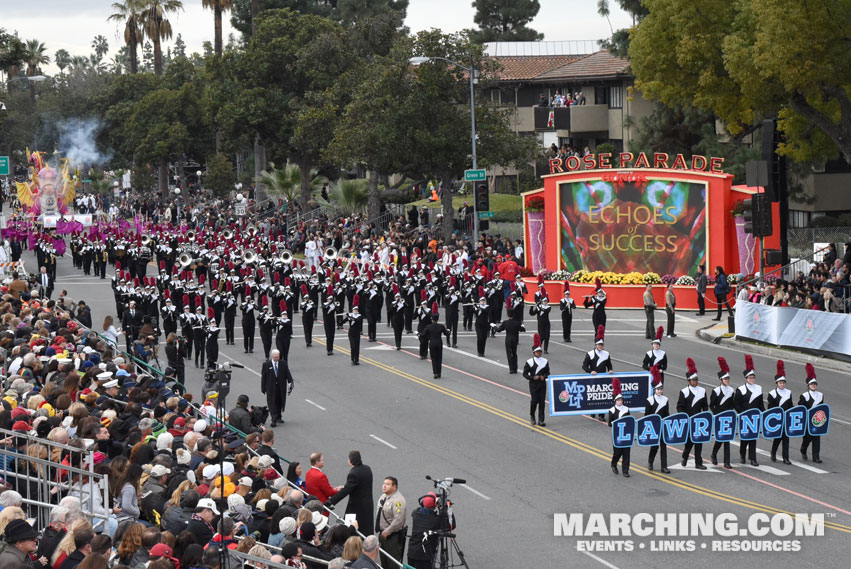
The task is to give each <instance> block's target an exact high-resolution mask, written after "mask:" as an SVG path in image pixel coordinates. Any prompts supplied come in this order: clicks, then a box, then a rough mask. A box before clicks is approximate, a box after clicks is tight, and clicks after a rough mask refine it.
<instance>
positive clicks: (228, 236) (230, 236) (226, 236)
mask: <svg viewBox="0 0 851 569" xmlns="http://www.w3.org/2000/svg"><path fill="white" fill-rule="evenodd" d="M222 238H224V240H225V241H230V240H231V239H233V231H231V230H230V229H225V230H224V231H222Z"/></svg>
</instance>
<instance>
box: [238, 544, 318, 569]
mask: <svg viewBox="0 0 851 569" xmlns="http://www.w3.org/2000/svg"><path fill="white" fill-rule="evenodd" d="M257 544H258V545H262V546H263V547H265V548H266V549H271V550H276V551H280V549H281V548H280V547H274V546H272V545H267V544H265V543H260V542H257ZM228 554H229V555H230V558H231V560H234V559H235V560H237V561H238V562H239V566H240V567H245V566H246V565H248V566H249V567H254V568H255V569H262V568H267V569H268V568H273V569H277V568H283V569H286V567H289V565H287V564H285V563H274V562H272V561H269V560H268V559H263V558H262V557H255V556H254V555H248V554H247V553H241V552H239V551H236V550H235V549H232V550H230V551H228ZM301 558H302V560H303V561H309V562H310V563H313V564H316V565H321V566H323V567H327V566H328V562H327V561H325V560H324V559H319V558H318V557H311V556H310V555H302V556H301ZM234 567H235V565H234V564H233V563H231V566H230V569H233V568H234Z"/></svg>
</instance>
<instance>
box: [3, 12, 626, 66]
mask: <svg viewBox="0 0 851 569" xmlns="http://www.w3.org/2000/svg"><path fill="white" fill-rule="evenodd" d="M611 4H612V15H611V20H612V26H613V27H614V29H619V28H623V27H627V26H629V25H630V24H631V19H630V17H629V16H628V15H627V14H626V13H624V12H623V11H621V10H620V8H619V7H618V3H617V2H616V1H615V0H612V2H611ZM111 5H112V0H35V1H30V2H21V1H20V0H0V27H3V28H5V29H6V30H7V31H15V30H17V32H18V35H19V36H20V37H21V38H23V39H29V38H38V39H40V40H41V41H43V42H44V43H45V44H46V45H47V50H48V54H49V55H50V57H51V60H52V59H53V55H54V54H55V53H56V50H58V49H66V50H68V52H69V53H70V54H71V55H88V54H89V53H92V51H93V50H92V49H91V42H92V38H93V37H94V36H96V35H98V34H100V35H103V36H104V37H106V38H107V40H108V41H109V47H110V54H109V56H107V58H106V59H109V58H110V57H111V56H112V54H113V53H114V52H115V51H116V50H117V49H118V48H119V47H120V46H121V44H122V42H123V38H119V30H118V25H117V24H116V23H114V22H107V21H106V19H107V17H108V16H109V15H110V14H111V13H112V10H111ZM183 5H184V8H185V10H184V11H183V12H182V13H179V14H177V15H176V16H175V17H173V21H172V28H173V29H174V34H175V37H176V36H177V34H178V33H180V34H181V35H182V36H183V40H184V41H185V42H186V44H187V50H188V51H189V52H190V53H191V52H193V51H198V52H200V51H201V45H202V43H203V42H204V41H212V39H213V13H212V12H211V11H209V10H204V9H203V8H202V7H201V0H184V2H183ZM474 13H475V10H474V9H473V7H472V2H471V0H410V3H409V6H408V18H407V20H406V22H405V23H406V24H407V26H408V27H409V28H410V29H411V31H414V32H416V31H420V30H427V29H430V28H439V29H441V30H444V31H446V32H455V31H460V30H463V29H465V28H472V27H474V24H473V14H474ZM224 20H225V30H224V34H225V38H227V36H228V34H230V33H231V32H233V29H232V28H231V26H230V21H229V20H230V18H229V16H226V17H225V18H224ZM531 26H532V27H533V28H534V29H536V30H538V31H539V32H542V33H543V34H544V39H545V40H557V41H566V40H596V39H600V38H604V37H608V36H609V35H610V33H611V32H610V30H609V24H608V23H607V22H606V20H605V18H601V17H600V16H598V15H597V1H596V0H541V10H540V12H538V16H537V17H536V18H535V20H534V21H533V22H532V24H531ZM172 41H173V40H172ZM163 51H165V49H164V50H163ZM46 71H47V72H48V73H54V72H55V71H56V68H55V67H54V66H53V65H51V66H49V67H48V69H47V70H46Z"/></svg>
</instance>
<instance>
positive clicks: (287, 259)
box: [278, 249, 293, 265]
mask: <svg viewBox="0 0 851 569" xmlns="http://www.w3.org/2000/svg"><path fill="white" fill-rule="evenodd" d="M278 258H279V259H280V260H281V262H282V263H283V264H285V265H289V264H290V263H292V262H293V252H292V251H290V250H289V249H284V250H283V251H281V254H280V255H278Z"/></svg>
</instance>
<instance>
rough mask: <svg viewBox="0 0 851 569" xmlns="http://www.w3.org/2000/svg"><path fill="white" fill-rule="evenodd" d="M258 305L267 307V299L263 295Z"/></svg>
mask: <svg viewBox="0 0 851 569" xmlns="http://www.w3.org/2000/svg"><path fill="white" fill-rule="evenodd" d="M260 304H261V305H263V306H269V297H268V296H266V295H265V294H264V295H263V297H262V298H261V299H260Z"/></svg>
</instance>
